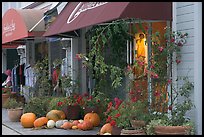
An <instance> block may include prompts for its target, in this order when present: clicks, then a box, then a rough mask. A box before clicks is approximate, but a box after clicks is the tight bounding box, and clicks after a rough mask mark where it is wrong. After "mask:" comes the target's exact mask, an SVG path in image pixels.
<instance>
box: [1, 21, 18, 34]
mask: <svg viewBox="0 0 204 137" xmlns="http://www.w3.org/2000/svg"><path fill="white" fill-rule="evenodd" d="M15 29H16V23H15V22H14V21H13V20H12V21H11V23H6V24H4V25H3V35H4V36H5V37H8V36H10V35H12V34H13V31H15Z"/></svg>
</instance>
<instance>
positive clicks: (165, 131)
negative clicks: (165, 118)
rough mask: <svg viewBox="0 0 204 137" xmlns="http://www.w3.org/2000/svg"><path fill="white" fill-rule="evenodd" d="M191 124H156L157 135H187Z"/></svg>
mask: <svg viewBox="0 0 204 137" xmlns="http://www.w3.org/2000/svg"><path fill="white" fill-rule="evenodd" d="M189 129H190V127H189V126H155V128H154V130H155V133H156V135H187V134H188V130H189Z"/></svg>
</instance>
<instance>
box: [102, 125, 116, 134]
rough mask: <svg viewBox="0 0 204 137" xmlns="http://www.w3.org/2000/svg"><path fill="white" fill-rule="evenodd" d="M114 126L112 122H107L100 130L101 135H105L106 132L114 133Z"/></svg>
mask: <svg viewBox="0 0 204 137" xmlns="http://www.w3.org/2000/svg"><path fill="white" fill-rule="evenodd" d="M112 130H113V127H112V126H111V124H110V123H106V124H105V125H103V126H102V128H101V130H100V135H103V134H104V133H110V134H111V133H112Z"/></svg>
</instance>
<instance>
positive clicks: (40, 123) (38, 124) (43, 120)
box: [34, 117, 48, 127]
mask: <svg viewBox="0 0 204 137" xmlns="http://www.w3.org/2000/svg"><path fill="white" fill-rule="evenodd" d="M47 122H48V118H46V117H40V118H37V119H36V120H35V121H34V127H42V126H43V125H46V124H47Z"/></svg>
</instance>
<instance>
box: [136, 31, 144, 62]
mask: <svg viewBox="0 0 204 137" xmlns="http://www.w3.org/2000/svg"><path fill="white" fill-rule="evenodd" d="M136 50H137V55H136V57H137V58H140V57H142V58H145V40H144V34H142V33H140V34H139V39H137V40H136Z"/></svg>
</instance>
